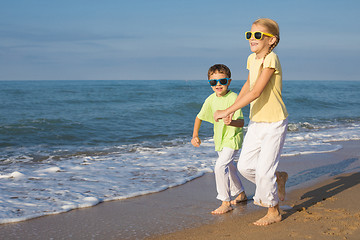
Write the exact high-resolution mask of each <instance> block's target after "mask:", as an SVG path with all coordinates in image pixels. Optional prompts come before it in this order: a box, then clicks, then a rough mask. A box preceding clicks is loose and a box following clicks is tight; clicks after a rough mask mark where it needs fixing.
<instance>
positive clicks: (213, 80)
mask: <svg viewBox="0 0 360 240" xmlns="http://www.w3.org/2000/svg"><path fill="white" fill-rule="evenodd" d="M229 80H230V78H221V79H210V80H209V83H210V85H211V86H212V87H214V86H216V85H217V83H218V82H219V83H220V84H221V85H226V84H228V81H229Z"/></svg>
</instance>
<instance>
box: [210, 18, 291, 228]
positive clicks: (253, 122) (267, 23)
mask: <svg viewBox="0 0 360 240" xmlns="http://www.w3.org/2000/svg"><path fill="white" fill-rule="evenodd" d="M245 37H246V39H247V40H249V43H250V49H251V51H252V52H253V53H252V54H251V55H250V56H249V57H248V61H247V69H248V70H249V75H248V79H247V81H246V83H245V84H244V86H243V87H242V89H241V91H240V93H239V95H238V97H237V99H236V101H235V103H234V104H233V105H232V106H230V107H229V108H227V109H225V110H219V111H216V112H215V113H214V119H215V121H218V120H219V119H221V118H225V117H227V116H228V115H230V116H231V115H232V114H233V112H234V111H236V110H237V109H240V108H243V107H245V106H246V105H248V104H250V123H249V125H248V131H247V134H246V136H245V139H244V143H243V147H242V151H241V154H240V158H239V162H238V169H239V171H240V173H241V174H242V175H243V176H244V177H245V178H247V179H248V180H250V181H252V182H253V183H255V184H256V190H255V195H254V204H257V205H260V206H263V207H267V208H268V212H267V214H266V215H265V216H264V217H262V218H261V219H259V220H257V221H256V222H254V224H255V225H269V224H272V223H276V222H280V221H281V214H280V211H279V199H280V200H282V201H283V200H284V198H285V182H286V180H287V177H288V176H287V173H285V172H276V168H277V166H278V163H279V158H280V153H281V150H282V147H283V144H284V140H285V135H286V130H287V117H288V113H287V111H286V107H285V104H284V102H283V100H282V96H281V89H282V71H281V66H280V62H279V59H278V57H277V55H276V54H275V53H274V52H272V51H273V49H274V48H275V47H276V45H277V44H278V43H279V41H280V35H279V26H278V24H277V23H276V22H275V21H274V20H271V19H268V18H261V19H258V20H256V21H255V22H254V23H253V24H252V27H251V31H250V32H246V33H245Z"/></svg>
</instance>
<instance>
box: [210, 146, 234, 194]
mask: <svg viewBox="0 0 360 240" xmlns="http://www.w3.org/2000/svg"><path fill="white" fill-rule="evenodd" d="M234 152H235V150H234V149H231V148H226V147H224V148H223V150H222V151H221V152H218V155H219V158H218V159H217V160H216V164H215V169H214V172H215V180H216V190H217V192H218V195H217V199H219V200H221V201H230V187H229V175H230V173H229V171H230V169H229V165H230V164H233V163H232V156H233V154H234Z"/></svg>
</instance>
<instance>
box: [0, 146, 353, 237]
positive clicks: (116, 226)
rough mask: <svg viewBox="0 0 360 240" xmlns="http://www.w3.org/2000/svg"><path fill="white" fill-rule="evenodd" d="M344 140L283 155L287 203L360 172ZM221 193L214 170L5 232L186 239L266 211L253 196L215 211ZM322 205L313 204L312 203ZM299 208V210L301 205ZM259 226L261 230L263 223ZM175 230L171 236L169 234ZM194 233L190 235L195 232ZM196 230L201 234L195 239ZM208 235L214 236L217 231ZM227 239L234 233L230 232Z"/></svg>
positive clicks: (0, 230)
mask: <svg viewBox="0 0 360 240" xmlns="http://www.w3.org/2000/svg"><path fill="white" fill-rule="evenodd" d="M340 143H341V144H342V145H343V148H342V149H340V150H338V151H336V152H331V153H319V154H308V155H299V156H292V157H283V158H282V159H281V160H280V165H279V169H281V171H283V170H284V171H287V172H288V173H289V180H288V185H287V190H288V191H290V194H288V195H287V197H286V200H285V202H284V204H281V205H290V206H291V205H294V207H295V206H297V205H299V206H300V205H301V204H302V203H301V202H296V199H297V198H298V196H299V194H302V195H303V194H304V193H306V189H316V187H315V188H313V187H314V186H319V185H318V184H319V182H321V184H324V181H325V185H326V184H330V183H331V182H333V183H336V181H337V180H336V178H335V176H343V178H344V179H349V177H346V176H351V174H349V173H350V172H351V173H354V174H356V173H359V171H360V161H359V158H360V153H359V150H358V146H359V145H360V141H346V142H335V144H340ZM354 178H355V179H354ZM358 179H359V175H358V174H357V175H354V176H353V177H352V179H351V182H354V183H358V182H357V181H358ZM242 180H243V178H242ZM329 181H330V183H329ZM344 181H345V180H344ZM327 182H328V183H327ZM345 182H347V181H345ZM243 184H244V187H245V189H246V193H247V195H248V197H252V195H253V193H254V190H255V186H254V184H252V183H249V182H248V181H246V180H244V181H243ZM339 186H340V185H339ZM346 186H347V189H344V191H342V192H340V194H343V193H345V192H349V191H350V194H351V192H352V191H355V190H356V192H355V195H354V197H352V199H358V197H360V190H359V185H356V184H355V185H354V186H350V185H349V184H347V185H346ZM340 187H341V186H340ZM340 187H339V188H340ZM318 188H319V187H318ZM304 191H305V192H304ZM340 194H339V193H334V195H333V196H331V197H328V198H327V199H331V198H332V197H337V196H338V195H340ZM356 194H358V195H356ZM215 197H216V189H215V180H214V175H213V173H208V174H205V175H203V176H202V177H199V178H197V179H195V180H192V181H190V182H188V183H186V184H183V185H181V186H177V187H174V188H170V189H167V190H165V191H162V192H158V193H153V194H148V195H143V196H139V197H134V198H129V199H125V200H118V201H110V202H103V203H100V204H98V205H96V206H94V207H90V208H83V209H77V210H73V211H70V212H67V213H61V214H56V215H49V216H44V217H39V218H35V219H30V220H27V221H23V222H17V223H8V224H2V225H0V234H1V236H2V237H4V238H6V239H47V238H49V239H50V238H53V239H144V238H146V237H149V238H151V239H176V238H167V236H172V237H175V236H177V235H178V234H180V235H179V236H181V237H182V239H201V236H200V235H196V231H199V230H201V229H204V228H206V227H209V226H213V227H211V229H213V228H215V229H217V228H222V227H220V226H223V225H224V226H225V225H226V226H227V225H229V226H231V225H232V222H241V224H245V226H248V223H251V222H253V221H254V220H256V219H257V218H260V217H262V216H263V215H264V214H265V213H266V211H265V210H264V209H263V208H259V207H257V206H255V205H253V204H252V202H251V201H248V203H246V204H240V205H238V206H236V208H235V209H234V211H232V212H231V213H228V214H224V215H220V216H214V215H211V214H210V211H211V210H213V209H215V208H216V207H218V205H219V204H220V202H219V201H218V200H216V198H215ZM315 201H316V203H322V201H320V200H316V199H315ZM341 201H343V200H341ZM354 201H355V200H354ZM325 202H326V201H325ZM316 205H317V204H315V205H309V206H308V208H309V207H310V208H311V207H314V206H316ZM348 205H349V204H348ZM352 205H356V204H355V203H354V204H352V203H351V204H350V205H349V206H351V207H354V206H352ZM305 206H307V205H305ZM294 207H293V209H295V208H294ZM290 211H291V209H290ZM296 211H298V210H296ZM300 212H302V211H300ZM305 212H306V211H305ZM297 213H298V212H294V213H292V214H288V213H286V214H287V215H286V218H285V219H284V221H282V222H281V223H278V224H273V225H270V226H271V227H270V226H267V227H265V228H269V227H270V228H275V229H276V228H278V227H272V226H280V225H281V226H282V225H286V224H289V222H290V221H293V219H292V218H293V217H294V216H297ZM257 216H259V217H257ZM359 216H360V215H359ZM256 217H257V218H256ZM254 218H255V219H254ZM359 222H360V220H359ZM238 224H240V223H238ZM359 225H360V224H359ZM265 228H264V229H265ZM351 228H353V229H355V230H354V231H357V230H358V227H357V226H353V225H351ZM235 229H236V228H235ZM256 229H257V232H258V229H259V227H257V228H256ZM305 230H306V229H305ZM211 231H213V230H211ZM228 231H230V233H229V234H235V233H233V232H234V230H231V229H230V230H229V229H228V230H226V232H223V233H224V234H225V235H226V234H227V233H228ZM235 232H236V231H235ZM169 233H170V235H167V234H169ZM182 233H186V238H184V237H185V235H181V234H182ZM220 233H221V232H220ZM220 233H219V234H220ZM188 234H190V235H189V237H188ZM202 234H203V233H202ZM193 235H194V236H197V237H196V238H191V236H193ZM205 235H206V234H205ZM205 235H204V236H205ZM225 235H224V236H225ZM246 235H247V234H246ZM207 236H208V238H212V235H207ZM214 236H215V235H214ZM224 236H223V237H221V236H220V235H219V238H216V239H221V238H225V237H224ZM226 236H227V235H226ZM262 236H267V235H262ZM237 237H241V236H237ZM259 237H260V236H259ZM288 237H289V235H288ZM178 239H180V238H178ZM204 239H205V238H204ZM214 239H215V238H214ZM226 239H232V238H231V236H230V237H229V238H226ZM283 239H288V238H283ZM299 239H301V238H299ZM315 239H321V238H315Z"/></svg>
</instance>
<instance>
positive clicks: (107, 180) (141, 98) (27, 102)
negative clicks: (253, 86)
mask: <svg viewBox="0 0 360 240" xmlns="http://www.w3.org/2000/svg"><path fill="white" fill-rule="evenodd" d="M244 82H245V81H241V80H233V81H232V83H231V86H230V89H231V90H232V91H234V92H237V93H238V92H239V91H240V89H241V87H242V85H243V84H244ZM0 84H1V87H0V224H3V223H10V222H18V221H24V220H28V219H31V218H35V217H40V216H45V215H50V214H58V213H62V212H67V211H70V210H73V209H78V208H84V207H91V206H94V205H97V204H99V203H101V202H104V201H111V200H121V199H127V198H131V197H136V196H141V195H144V194H149V193H156V192H160V191H163V190H166V189H168V188H172V187H175V186H179V185H182V184H185V183H186V182H188V181H191V180H193V179H195V178H198V177H200V176H202V175H204V174H205V173H208V172H213V167H214V163H215V160H216V157H217V154H216V152H215V151H214V143H213V141H212V134H213V130H212V125H211V124H210V123H206V122H203V124H202V126H201V128H200V138H201V139H202V145H201V147H199V148H195V147H193V146H192V145H191V143H190V140H191V137H192V131H193V124H194V119H195V117H196V115H197V113H198V112H199V110H200V108H201V106H202V103H203V102H204V100H205V99H206V97H207V96H209V95H210V94H211V93H212V89H211V88H210V86H209V85H208V82H207V81H206V80H196V81H195V80H193V81H189V80H188V81H185V80H169V81H167V80H146V81H140V80H138V81H125V80H121V81H107V80H98V81H85V80H84V81H0ZM359 93H360V81H342V80H339V81H284V82H283V99H284V102H285V104H286V106H287V109H288V112H289V126H288V134H287V138H286V142H285V146H284V149H283V153H282V158H285V159H286V158H287V157H290V156H295V155H304V154H310V153H325V152H333V151H337V150H339V149H341V148H342V145H341V141H350V140H360V107H359V103H360V94H359ZM242 110H243V113H244V116H245V127H244V130H245V133H246V129H247V127H246V126H247V124H248V123H249V119H248V116H249V107H248V106H247V107H245V108H243V109H242ZM334 142H335V144H334ZM290 179H291V176H290ZM290 179H289V180H290ZM294 181H295V180H294ZM294 181H293V184H298V183H294ZM296 181H302V180H296Z"/></svg>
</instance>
